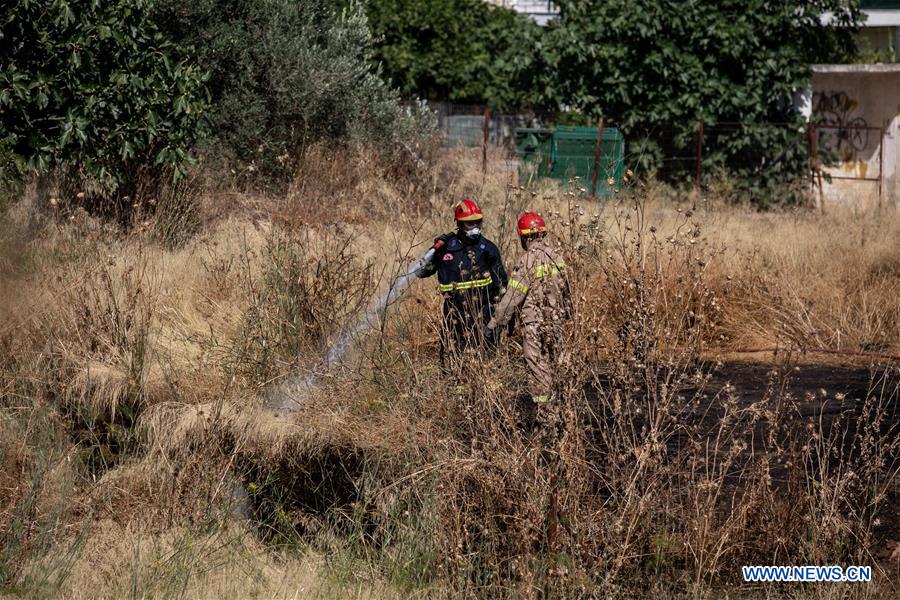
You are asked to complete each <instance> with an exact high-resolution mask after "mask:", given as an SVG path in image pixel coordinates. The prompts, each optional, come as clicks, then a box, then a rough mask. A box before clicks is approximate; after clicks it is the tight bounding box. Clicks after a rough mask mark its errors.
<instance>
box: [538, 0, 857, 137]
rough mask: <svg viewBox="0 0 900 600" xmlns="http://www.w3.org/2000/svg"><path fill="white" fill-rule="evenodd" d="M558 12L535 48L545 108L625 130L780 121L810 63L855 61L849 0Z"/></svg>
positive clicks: (654, 2) (660, 0)
mask: <svg viewBox="0 0 900 600" xmlns="http://www.w3.org/2000/svg"><path fill="white" fill-rule="evenodd" d="M557 4H558V5H559V7H560V19H559V21H558V23H556V24H554V25H552V26H551V27H550V29H549V30H548V31H547V34H546V36H545V37H544V39H543V40H542V41H541V44H540V47H539V50H538V55H539V56H540V57H541V59H542V67H543V71H544V73H543V76H544V78H545V82H548V84H546V85H544V86H543V87H542V93H543V95H544V99H545V101H547V102H550V103H564V104H568V105H571V106H573V107H576V108H578V109H579V110H581V111H583V112H585V113H588V114H595V115H596V114H600V113H605V114H607V115H615V116H617V117H620V118H621V119H622V121H623V123H624V124H627V125H631V124H637V123H643V124H649V123H678V122H681V121H685V120H689V121H697V120H701V119H702V120H704V121H708V122H716V121H737V122H753V121H761V120H770V121H777V120H782V121H783V120H785V119H786V118H787V117H789V116H790V115H791V111H792V108H791V103H790V99H791V97H792V94H794V93H795V91H796V90H797V89H802V88H804V87H806V86H807V85H808V83H809V77H810V65H811V64H814V63H824V62H841V61H844V60H846V59H848V58H850V57H851V56H852V55H853V53H854V52H855V49H856V45H855V33H856V30H855V26H856V25H857V24H858V22H859V18H860V13H859V9H858V6H857V5H856V3H853V2H847V1H846V0H813V1H802V2H800V1H794V2H769V1H767V0H751V1H749V2H748V1H747V0H560V1H559V2H557ZM825 15H831V17H830V19H831V20H830V22H829V23H828V25H827V26H826V25H825V23H824V21H825Z"/></svg>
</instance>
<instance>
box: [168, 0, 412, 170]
mask: <svg viewBox="0 0 900 600" xmlns="http://www.w3.org/2000/svg"><path fill="white" fill-rule="evenodd" d="M155 14H156V19H157V20H158V22H159V23H160V25H161V27H162V28H163V29H164V30H165V31H166V32H167V33H168V34H169V35H171V36H172V37H173V38H174V39H175V40H176V41H178V43H180V44H182V45H184V46H186V47H190V48H192V51H193V53H194V56H195V57H196V59H197V61H198V62H199V64H200V65H202V66H203V68H205V69H207V70H208V71H209V73H210V79H209V89H210V93H211V97H212V103H213V107H214V110H213V111H211V114H210V137H209V139H208V140H207V141H206V143H204V144H203V148H204V149H205V151H206V153H207V154H208V155H212V156H213V157H214V158H221V159H223V160H224V161H225V162H226V163H227V164H229V165H230V166H232V167H234V168H235V169H236V171H237V173H238V175H239V176H241V177H243V178H244V179H247V180H251V179H252V180H255V181H257V182H263V181H265V182H266V183H269V184H274V185H278V184H279V183H280V182H283V181H284V180H285V178H287V177H289V176H290V174H291V173H292V168H293V167H292V165H293V161H294V159H296V157H297V156H298V155H299V154H300V153H301V152H302V150H303V148H305V147H306V146H307V145H308V144H310V143H313V142H316V141H318V140H322V139H330V140H335V141H339V142H340V141H347V140H357V141H362V142H366V143H371V144H373V145H376V146H379V147H383V148H390V149H392V150H393V149H394V146H393V145H392V142H394V141H397V140H398V139H399V138H406V137H408V136H410V135H412V131H411V130H412V129H413V128H415V127H417V126H421V127H422V128H423V129H427V123H424V124H423V123H421V122H417V121H415V120H414V119H409V118H407V117H408V115H407V113H406V112H404V110H403V109H402V107H401V106H400V105H399V103H398V96H397V94H396V93H395V92H394V91H393V90H392V89H391V88H390V87H389V86H388V85H386V84H385V82H384V80H383V79H382V77H381V74H380V72H379V70H378V66H377V61H376V60H375V58H374V56H373V55H372V46H373V42H372V35H371V33H370V31H369V27H368V23H367V21H366V16H365V14H364V12H363V11H362V8H361V6H359V5H358V4H357V3H355V2H351V3H349V4H348V5H347V6H345V7H344V8H343V10H342V9H341V7H340V6H338V5H336V3H335V2H333V1H330V0H158V2H157V8H156V11H155ZM426 133H427V132H426Z"/></svg>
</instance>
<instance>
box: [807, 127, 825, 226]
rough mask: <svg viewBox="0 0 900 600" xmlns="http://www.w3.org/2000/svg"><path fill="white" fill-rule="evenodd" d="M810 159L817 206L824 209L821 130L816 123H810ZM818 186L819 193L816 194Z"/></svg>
mask: <svg viewBox="0 0 900 600" xmlns="http://www.w3.org/2000/svg"><path fill="white" fill-rule="evenodd" d="M809 161H810V167H811V168H812V190H813V194H814V195H815V198H816V208H819V209H822V210H824V208H825V204H824V202H823V201H822V200H823V199H822V174H821V172H820V171H819V130H818V129H817V128H816V126H815V124H813V123H810V124H809ZM816 188H818V192H819V193H818V194H816Z"/></svg>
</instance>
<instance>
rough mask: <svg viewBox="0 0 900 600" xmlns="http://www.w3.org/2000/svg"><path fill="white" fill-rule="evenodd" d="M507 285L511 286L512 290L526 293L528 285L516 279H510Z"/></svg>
mask: <svg viewBox="0 0 900 600" xmlns="http://www.w3.org/2000/svg"><path fill="white" fill-rule="evenodd" d="M509 287H511V288H512V289H514V290H519V291H520V292H522V293H523V294H527V293H528V286H527V285H525V284H524V283H522V282H521V281H519V280H518V279H510V280H509Z"/></svg>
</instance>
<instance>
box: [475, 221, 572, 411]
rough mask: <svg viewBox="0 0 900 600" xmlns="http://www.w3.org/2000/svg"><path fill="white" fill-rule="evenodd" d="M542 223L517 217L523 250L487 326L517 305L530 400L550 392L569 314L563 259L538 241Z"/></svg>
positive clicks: (497, 322) (541, 237) (541, 399)
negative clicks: (523, 252)
mask: <svg viewBox="0 0 900 600" xmlns="http://www.w3.org/2000/svg"><path fill="white" fill-rule="evenodd" d="M545 235H547V227H546V225H545V224H544V219H542V218H541V216H540V215H538V214H537V213H533V212H527V213H525V214H524V215H522V216H521V217H520V218H519V240H520V241H521V242H522V248H523V249H524V250H525V254H523V255H522V257H521V258H520V259H519V262H518V264H517V265H516V268H515V270H514V271H513V273H512V275H511V276H510V278H509V282H508V284H507V287H506V293H505V294H504V295H503V298H502V299H501V300H500V304H499V305H498V306H497V310H496V312H495V313H494V316H493V318H492V319H491V320H490V322H489V323H488V326H487V327H488V330H489V331H494V330H497V329H499V328H501V327H503V326H504V325H505V324H506V322H507V321H509V319H510V317H512V315H513V313H514V312H515V311H516V309H517V308H519V307H520V306H521V307H522V327H523V332H522V333H523V343H522V349H523V351H524V354H525V362H526V363H527V365H528V369H529V370H530V371H531V377H532V381H531V385H532V389H531V399H532V400H533V401H534V402H536V403H543V402H547V401H549V400H550V399H551V396H552V394H553V373H554V371H555V370H556V369H557V368H558V364H559V360H560V357H561V355H562V351H563V348H562V324H563V322H565V321H567V320H568V319H570V318H571V300H570V298H569V284H568V282H567V280H566V277H565V272H564V271H565V264H564V263H563V261H562V259H561V258H560V257H559V255H558V254H557V253H556V251H554V250H553V249H552V248H551V247H550V246H548V245H547V244H546V243H545V242H544V236H545Z"/></svg>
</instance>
